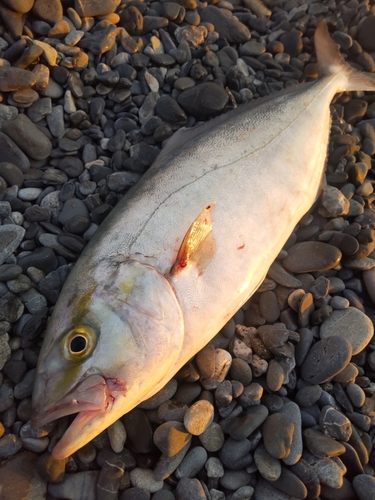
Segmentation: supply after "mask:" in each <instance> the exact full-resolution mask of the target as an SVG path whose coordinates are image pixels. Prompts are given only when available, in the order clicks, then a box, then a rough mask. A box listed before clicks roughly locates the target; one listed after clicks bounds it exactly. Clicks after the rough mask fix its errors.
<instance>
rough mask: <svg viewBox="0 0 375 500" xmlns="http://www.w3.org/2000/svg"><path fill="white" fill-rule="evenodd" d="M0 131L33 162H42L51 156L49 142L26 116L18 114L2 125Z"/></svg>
mask: <svg viewBox="0 0 375 500" xmlns="http://www.w3.org/2000/svg"><path fill="white" fill-rule="evenodd" d="M2 130H3V132H5V133H6V134H7V135H8V136H9V137H10V138H11V139H13V140H14V142H15V143H16V144H17V145H18V146H19V147H20V148H21V149H22V150H23V151H24V153H26V154H27V155H28V156H30V157H31V158H33V159H34V160H44V159H46V158H47V157H48V156H49V155H50V154H51V151H52V144H51V141H50V140H49V139H48V138H47V137H46V136H45V135H44V134H43V132H41V131H40V130H39V129H38V128H37V127H36V126H35V124H34V123H33V122H32V121H31V120H30V119H29V118H28V117H27V116H26V115H22V114H19V115H17V117H16V118H15V119H14V120H11V121H9V122H6V123H4V124H3V126H2Z"/></svg>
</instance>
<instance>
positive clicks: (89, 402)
mask: <svg viewBox="0 0 375 500" xmlns="http://www.w3.org/2000/svg"><path fill="white" fill-rule="evenodd" d="M125 396H126V383H125V382H124V381H121V380H119V379H113V378H107V379H106V378H105V377H103V376H101V375H90V376H88V377H87V378H85V379H84V380H83V381H82V382H80V383H79V384H78V385H77V386H76V387H74V389H73V390H72V391H70V392H69V393H68V394H67V395H66V396H64V397H63V398H61V399H60V400H59V401H57V402H56V403H54V404H52V405H51V404H48V403H46V402H45V401H43V397H41V398H40V399H38V403H37V404H36V405H35V416H34V417H33V419H32V426H33V427H41V426H43V425H45V424H47V423H49V422H52V421H53V420H57V419H58V418H61V417H64V416H67V415H71V414H73V413H78V415H77V417H76V418H75V419H74V420H73V422H72V424H71V425H70V426H69V427H68V429H67V430H66V432H65V433H64V435H63V437H62V438H61V440H60V441H59V442H58V443H57V445H56V446H55V448H54V450H53V456H54V457H55V458H59V459H63V458H67V457H68V456H70V455H71V454H72V453H74V452H75V451H77V450H78V449H79V448H81V447H82V446H84V445H85V444H86V443H87V442H88V441H90V440H91V439H93V438H94V437H95V436H96V435H97V434H98V433H99V432H101V431H98V425H99V422H103V423H102V425H103V429H102V430H104V429H105V428H106V427H108V425H110V423H112V422H114V421H115V420H117V418H119V416H120V415H121V414H122V412H123V398H124V397H125ZM119 399H120V400H121V404H120V405H118V404H116V402H117V401H118V400H119ZM119 406H121V410H120V412H118V411H117V412H113V409H114V407H116V409H118V407H119ZM109 420H111V422H110V423H108V421H109ZM90 429H91V432H90Z"/></svg>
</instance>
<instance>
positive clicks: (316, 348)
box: [301, 337, 352, 384]
mask: <svg viewBox="0 0 375 500" xmlns="http://www.w3.org/2000/svg"><path fill="white" fill-rule="evenodd" d="M351 356H352V345H351V344H350V342H349V341H348V340H346V339H344V338H341V337H327V338H326V339H323V340H320V341H318V342H317V343H316V344H314V345H313V346H312V348H311V349H310V351H309V353H308V354H307V356H306V358H305V361H304V362H303V365H302V367H301V375H302V377H303V379H304V380H306V382H308V383H309V384H322V383H323V382H327V381H328V380H330V379H331V378H333V377H334V376H335V375H337V374H338V373H340V371H341V370H343V369H344V368H345V367H346V366H347V365H348V364H349V361H350V358H351Z"/></svg>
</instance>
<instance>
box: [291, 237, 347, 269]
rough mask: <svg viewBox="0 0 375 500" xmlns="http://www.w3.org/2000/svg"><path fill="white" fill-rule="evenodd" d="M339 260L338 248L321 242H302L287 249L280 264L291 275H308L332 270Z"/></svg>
mask: <svg viewBox="0 0 375 500" xmlns="http://www.w3.org/2000/svg"><path fill="white" fill-rule="evenodd" d="M340 260H341V252H340V250H339V249H338V248H336V247H334V246H332V245H328V244H327V243H322V242H321V241H302V242H301V243H296V244H295V245H293V246H291V247H290V248H288V255H287V257H285V259H283V260H282V264H283V266H284V267H285V269H286V270H287V271H290V272H292V273H309V272H313V271H327V270H328V269H332V267H335V266H336V265H337V264H338V263H339V262H340Z"/></svg>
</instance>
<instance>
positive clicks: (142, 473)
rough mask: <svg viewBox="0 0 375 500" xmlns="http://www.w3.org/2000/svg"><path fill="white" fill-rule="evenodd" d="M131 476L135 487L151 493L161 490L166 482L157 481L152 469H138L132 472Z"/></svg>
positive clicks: (131, 481)
mask: <svg viewBox="0 0 375 500" xmlns="http://www.w3.org/2000/svg"><path fill="white" fill-rule="evenodd" d="M129 475H130V483H131V484H132V485H133V486H136V487H138V488H142V489H144V490H146V491H149V492H150V493H155V492H156V491H159V490H161V489H162V487H163V485H164V481H157V480H155V479H154V476H153V473H152V470H150V469H140V468H138V467H136V468H135V469H133V470H131V471H130V473H129Z"/></svg>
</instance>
